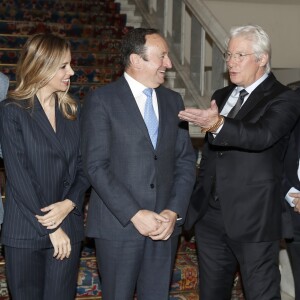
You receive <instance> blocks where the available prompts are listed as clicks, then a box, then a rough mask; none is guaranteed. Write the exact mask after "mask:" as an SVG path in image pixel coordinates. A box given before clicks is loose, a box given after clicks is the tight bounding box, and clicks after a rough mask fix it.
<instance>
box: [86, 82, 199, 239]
mask: <svg viewBox="0 0 300 300" xmlns="http://www.w3.org/2000/svg"><path fill="white" fill-rule="evenodd" d="M155 91H156V95H157V101H158V108H159V133H158V140H157V147H156V150H155V149H154V148H153V146H152V143H151V140H150V137H149V134H148V131H147V127H146V125H145V122H144V119H143V117H142V115H141V113H140V110H139V108H138V106H137V103H136V101H135V99H134V97H133V94H132V92H131V90H130V88H129V85H128V83H127V81H126V79H125V78H124V76H122V77H121V78H119V79H118V80H117V81H116V82H113V83H111V84H108V85H106V86H104V87H101V88H99V89H97V90H96V91H94V92H92V93H91V94H90V95H89V96H88V97H87V98H86V99H85V102H84V105H83V111H82V154H83V162H84V168H85V171H86V172H87V174H88V177H89V180H90V182H91V185H92V187H93V189H92V193H91V197H90V202H89V210H88V217H87V235H88V236H90V237H94V238H102V239H109V240H123V241H124V240H132V239H141V238H144V237H143V236H142V235H141V234H139V232H138V231H137V230H136V228H135V227H134V226H133V224H132V223H131V221H130V220H131V218H132V217H133V216H134V215H135V214H136V213H137V212H138V211H139V210H141V209H147V210H151V211H155V212H157V213H160V212H161V211H162V210H164V209H170V210H172V211H174V212H176V213H177V214H179V216H180V217H182V218H183V219H182V220H181V221H179V222H178V223H179V224H182V222H183V220H184V217H185V214H186V210H187V207H188V203H189V199H190V195H191V192H192V189H193V185H194V181H195V170H196V169H195V163H196V162H195V161H196V156H195V153H194V150H193V148H192V145H191V140H190V136H189V132H188V128H187V124H186V123H185V122H182V121H180V120H179V118H178V113H179V111H180V110H182V109H183V108H184V107H183V101H182V98H181V97H180V95H179V94H178V93H176V92H174V91H171V90H169V89H166V88H165V87H163V86H160V87H158V88H157V89H155ZM179 224H178V225H179ZM178 233H179V228H178V227H176V229H175V232H174V234H178Z"/></svg>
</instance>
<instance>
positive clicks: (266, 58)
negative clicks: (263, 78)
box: [258, 53, 269, 67]
mask: <svg viewBox="0 0 300 300" xmlns="http://www.w3.org/2000/svg"><path fill="white" fill-rule="evenodd" d="M258 61H259V66H260V67H265V66H266V64H267V63H268V61H269V55H268V54H267V53H263V54H261V55H260V57H259V59H258Z"/></svg>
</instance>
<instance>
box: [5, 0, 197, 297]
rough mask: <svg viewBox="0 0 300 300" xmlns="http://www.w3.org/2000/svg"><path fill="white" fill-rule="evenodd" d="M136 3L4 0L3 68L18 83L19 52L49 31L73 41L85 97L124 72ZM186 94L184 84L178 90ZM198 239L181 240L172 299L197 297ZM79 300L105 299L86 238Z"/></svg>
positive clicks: (74, 84)
mask: <svg viewBox="0 0 300 300" xmlns="http://www.w3.org/2000/svg"><path fill="white" fill-rule="evenodd" d="M141 22H142V19H141V17H140V16H136V15H135V6H134V5H132V4H130V3H128V2H127V1H124V0H123V1H122V3H118V2H115V1H113V0H98V1H97V0H82V1H80V0H32V1H31V2H30V1H28V0H1V3H0V70H1V71H2V72H3V73H5V74H6V75H7V76H8V77H9V79H10V88H12V87H13V86H14V85H15V80H16V77H15V69H16V63H17V60H18V56H19V52H20V49H21V47H22V45H23V44H24V43H25V42H26V40H27V38H28V36H30V35H32V34H35V33H38V32H49V33H50V32H51V33H55V34H58V35H61V36H64V37H65V38H66V39H68V40H69V41H70V43H71V49H72V66H73V68H74V71H75V75H74V76H73V77H72V79H71V87H70V93H72V94H73V95H74V96H75V97H77V98H78V99H80V100H81V101H84V96H85V95H86V94H87V93H88V92H89V91H90V90H93V89H95V88H97V87H99V86H103V85H105V84H108V83H110V82H111V81H114V80H116V79H117V78H118V77H119V76H120V75H121V74H122V73H123V69H122V64H121V57H120V45H121V39H122V38H123V36H124V34H125V33H126V32H127V31H128V30H129V29H130V28H131V27H138V26H140V25H141ZM175 82H176V73H175V72H168V74H167V80H166V85H167V86H169V87H170V88H173V89H175ZM175 90H177V91H178V92H179V93H181V95H182V96H183V97H184V95H185V90H184V89H183V88H179V89H175ZM197 270H198V267H197V258H196V251H195V243H194V242H193V241H191V242H186V241H185V240H184V239H183V240H182V243H180V246H179V249H178V254H177V258H176V266H175V268H174V273H173V280H172V284H171V292H170V298H169V299H172V300H179V299H181V300H183V299H184V300H196V299H198V292H197V286H198V279H197V278H198V276H197ZM8 299H10V297H9V294H8V289H7V284H6V280H5V260H4V257H3V256H0V300H8ZM76 299H78V300H81V299H101V286H100V280H99V274H98V269H97V262H96V258H95V251H94V246H93V242H92V241H91V240H89V239H87V240H86V242H85V245H84V248H83V250H82V253H81V260H80V269H79V274H78V286H77V295H76Z"/></svg>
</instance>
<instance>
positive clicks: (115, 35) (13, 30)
mask: <svg viewBox="0 0 300 300" xmlns="http://www.w3.org/2000/svg"><path fill="white" fill-rule="evenodd" d="M129 29H130V28H129V27H128V26H124V27H123V26H119V27H118V26H111V25H108V26H106V25H98V24H97V25H83V24H59V23H51V22H49V23H43V22H25V21H2V20H0V32H1V34H2V35H8V34H11V35H21V36H28V35H32V34H35V33H39V32H52V33H54V34H59V35H62V36H68V37H69V38H72V37H84V36H88V37H91V38H96V37H97V38H99V39H102V38H105V39H108V38H111V39H119V38H122V37H123V36H124V34H125V33H126V32H127V31H128V30H129Z"/></svg>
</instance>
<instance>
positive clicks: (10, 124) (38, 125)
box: [0, 98, 88, 300]
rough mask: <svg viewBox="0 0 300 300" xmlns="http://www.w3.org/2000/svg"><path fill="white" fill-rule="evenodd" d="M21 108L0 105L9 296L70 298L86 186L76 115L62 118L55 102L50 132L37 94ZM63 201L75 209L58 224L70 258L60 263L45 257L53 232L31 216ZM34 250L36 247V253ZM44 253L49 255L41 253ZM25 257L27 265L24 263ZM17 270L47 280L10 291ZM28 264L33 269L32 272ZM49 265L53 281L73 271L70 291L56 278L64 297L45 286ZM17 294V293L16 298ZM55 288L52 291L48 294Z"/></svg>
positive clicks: (3, 232)
mask: <svg viewBox="0 0 300 300" xmlns="http://www.w3.org/2000/svg"><path fill="white" fill-rule="evenodd" d="M25 107H26V101H18V104H16V103H11V102H10V101H9V100H5V101H4V102H2V103H1V106H0V129H1V132H2V134H1V144H2V149H3V157H4V165H5V170H6V175H7V186H6V203H5V216H4V223H3V229H2V243H3V244H4V245H5V246H6V261H7V275H8V282H9V284H10V287H11V291H12V292H13V299H22V300H24V299H29V300H34V299H37V300H41V299H44V300H45V299H49V300H50V299H56V300H57V299H62V300H66V299H73V297H74V293H75V284H76V275H77V266H78V261H79V250H80V246H79V245H80V241H81V240H82V239H83V237H84V232H83V218H82V213H81V210H82V206H83V199H84V192H85V190H86V188H87V187H88V183H87V181H86V179H85V177H84V175H83V173H82V172H81V162H80V156H79V126H78V125H79V120H78V118H77V120H76V121H70V120H67V119H65V118H64V117H63V116H62V114H61V113H60V111H59V109H58V107H57V105H56V111H55V114H56V132H54V130H53V129H52V127H51V125H50V123H49V121H48V119H47V116H46V114H45V113H44V110H43V109H42V106H41V105H40V103H39V101H38V99H37V98H36V99H35V102H34V107H33V109H32V110H31V109H30V110H29V109H25ZM64 199H71V200H72V201H73V202H74V203H75V204H76V206H77V208H76V209H75V210H74V211H73V212H71V213H70V214H69V215H68V216H67V217H66V218H65V220H64V221H63V223H62V224H61V228H62V229H63V231H64V232H65V233H66V234H67V235H68V237H69V238H70V240H71V244H72V252H71V257H72V258H71V259H65V260H64V261H63V262H61V261H57V260H56V259H54V258H51V256H52V255H53V248H52V244H51V242H50V239H49V233H51V232H53V230H48V229H46V227H44V226H42V225H41V224H40V223H39V222H38V221H37V219H36V217H35V215H41V211H40V209H41V208H42V207H46V206H48V205H50V204H52V203H54V202H57V201H61V200H64ZM75 245H77V246H75ZM27 248H30V249H31V250H32V251H31V250H29V252H30V255H31V256H28V255H29V254H28V251H26V250H25V249H27ZM33 248H34V249H33ZM36 249H40V251H38V252H37V253H36ZM47 249H50V251H48V250H47ZM47 251H48V252H49V253H46V252H47ZM33 252H34V254H33ZM16 256H17V258H18V257H20V262H19V263H20V264H21V265H17V263H16V262H11V259H12V258H13V257H14V259H16ZM49 256H50V258H49ZM30 257H31V259H32V260H31V261H30ZM47 257H48V258H47ZM49 259H50V261H51V262H50V266H49V268H48V266H47V268H48V270H47V272H46V271H45V267H46V262H45V261H46V260H49ZM28 260H29V264H27V262H28ZM37 260H40V264H41V267H38V266H37V264H35V265H33V262H35V263H36V261H37ZM22 261H24V262H23V264H22ZM26 264H27V265H26ZM22 268H23V271H24V272H26V270H27V271H28V269H30V268H31V269H30V270H29V271H30V273H35V274H39V275H40V276H37V278H36V279H39V280H40V281H46V280H47V287H50V288H49V290H47V287H44V288H42V289H39V291H36V293H35V294H34V291H32V293H30V291H28V294H26V293H27V291H24V290H19V291H18V290H14V289H13V288H12V286H14V283H15V282H14V280H15V276H16V273H17V275H18V273H20V272H22ZM32 268H35V272H34V271H33V270H32ZM15 269H17V270H15ZM50 269H51V271H50V272H52V273H51V274H52V278H54V279H55V278H59V276H60V275H61V276H62V277H63V278H64V277H66V278H65V280H66V279H67V278H70V277H72V276H71V275H72V274H73V279H72V280H71V281H72V282H70V284H69V287H70V288H72V290H71V291H70V289H68V288H67V287H66V286H65V287H64V285H67V284H66V282H62V289H63V290H66V291H67V292H68V294H67V295H64V294H63V292H62V291H60V290H59V286H56V285H55V284H57V282H56V283H55V282H54V281H52V284H53V285H54V286H51V283H50V281H51V279H49V278H48V277H47V276H48V274H49V273H48V271H49V270H50ZM63 272H65V273H63ZM25 274H26V273H25ZM51 274H50V275H51ZM62 274H64V275H62ZM66 275H67V276H66ZM27 277H30V276H27ZM49 277H51V276H49ZM10 279H11V281H10ZM22 280H24V279H22ZM33 281H34V279H32V281H31V282H30V280H29V282H27V284H26V285H27V286H31V285H32V286H31V288H32V290H34V287H35V288H36V285H37V284H36V282H33ZM16 284H17V283H16ZM41 284H43V282H42V283H41ZM54 287H55V288H54ZM41 290H42V291H44V292H45V295H44V296H43V295H41V294H40V293H41ZM46 291H47V293H46ZM18 292H20V293H22V295H21V296H20V297H19V295H18ZM55 292H57V295H56V294H54V293H55ZM14 295H15V296H14ZM25 295H28V296H25Z"/></svg>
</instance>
